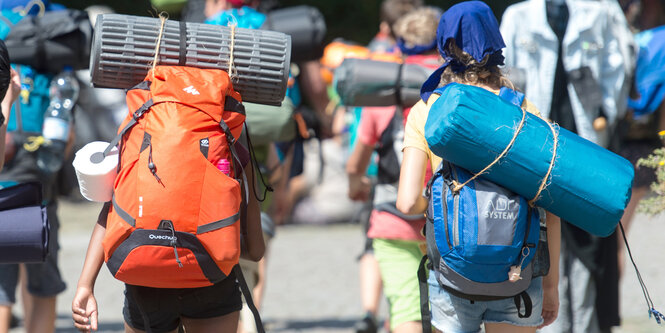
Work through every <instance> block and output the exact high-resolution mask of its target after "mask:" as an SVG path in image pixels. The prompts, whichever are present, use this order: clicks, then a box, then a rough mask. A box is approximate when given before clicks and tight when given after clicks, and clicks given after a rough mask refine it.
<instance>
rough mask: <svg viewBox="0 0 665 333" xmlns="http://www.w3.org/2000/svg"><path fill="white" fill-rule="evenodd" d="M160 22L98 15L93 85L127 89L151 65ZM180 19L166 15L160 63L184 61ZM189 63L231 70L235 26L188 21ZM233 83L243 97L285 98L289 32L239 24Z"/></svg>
mask: <svg viewBox="0 0 665 333" xmlns="http://www.w3.org/2000/svg"><path fill="white" fill-rule="evenodd" d="M160 27H161V21H160V20H159V19H157V18H150V17H141V16H131V15H122V14H105V15H101V16H100V17H99V18H98V19H97V23H96V25H95V33H94V37H93V44H92V49H91V57H90V58H91V60H90V72H91V77H92V78H91V81H92V84H93V85H94V86H95V87H104V88H123V89H126V88H129V87H132V86H134V85H136V84H137V83H139V82H141V81H143V79H144V78H145V76H146V74H147V72H148V70H149V69H150V68H152V63H153V60H154V53H155V47H156V42H157V38H158V36H159V31H160ZM180 38H181V37H180V22H177V21H171V20H167V21H166V23H165V25H164V31H163V33H162V38H161V42H160V48H159V50H160V51H159V56H158V61H157V63H158V64H159V65H173V66H176V65H178V64H179V63H180V56H181V54H180V53H181V52H180V43H181V41H180ZM186 41H187V43H186V45H187V50H186V52H185V57H184V59H185V61H184V63H185V66H191V67H198V68H213V69H222V70H225V71H228V69H229V58H230V50H231V28H228V27H223V26H216V25H209V24H202V23H192V22H187V23H186ZM233 58H234V59H233V66H234V69H235V73H236V74H237V77H236V78H234V88H235V89H236V90H237V91H238V92H239V93H240V94H241V96H242V98H243V101H247V102H253V103H259V104H267V105H279V104H280V103H281V101H282V100H283V99H284V94H285V93H286V85H287V80H288V74H289V67H290V59H291V38H290V36H288V35H286V34H283V33H280V32H274V31H267V30H251V29H242V28H236V29H235V33H234V41H233Z"/></svg>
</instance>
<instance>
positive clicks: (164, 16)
mask: <svg viewBox="0 0 665 333" xmlns="http://www.w3.org/2000/svg"><path fill="white" fill-rule="evenodd" d="M159 19H160V20H161V21H162V24H161V25H160V27H159V35H158V36H157V45H156V46H155V58H154V59H153V60H152V80H153V81H155V67H156V66H157V61H158V60H159V49H160V48H161V45H162V37H163V36H164V26H165V25H166V20H168V19H169V18H168V14H166V13H165V12H161V13H159Z"/></svg>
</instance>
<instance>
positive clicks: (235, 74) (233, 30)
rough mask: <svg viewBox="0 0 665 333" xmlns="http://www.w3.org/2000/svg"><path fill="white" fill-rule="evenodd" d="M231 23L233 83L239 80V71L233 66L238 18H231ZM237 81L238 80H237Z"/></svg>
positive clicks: (231, 73) (230, 61)
mask: <svg viewBox="0 0 665 333" xmlns="http://www.w3.org/2000/svg"><path fill="white" fill-rule="evenodd" d="M230 21H231V22H229V28H231V45H230V47H229V70H228V72H229V79H231V81H233V80H234V79H237V78H238V71H237V70H236V68H235V66H233V49H234V48H235V44H236V38H235V37H236V26H237V25H238V21H236V18H235V17H234V16H231V20H230ZM236 81H237V80H236Z"/></svg>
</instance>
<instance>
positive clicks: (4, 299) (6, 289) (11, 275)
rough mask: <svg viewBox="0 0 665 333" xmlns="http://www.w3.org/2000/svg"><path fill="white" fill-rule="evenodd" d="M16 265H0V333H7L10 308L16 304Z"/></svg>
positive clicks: (10, 318) (9, 321) (10, 315)
mask: <svg viewBox="0 0 665 333" xmlns="http://www.w3.org/2000/svg"><path fill="white" fill-rule="evenodd" d="M18 270H19V268H18V265H16V264H3V265H0V333H7V332H8V331H9V326H10V324H11V320H12V306H13V305H14V303H16V285H17V283H18Z"/></svg>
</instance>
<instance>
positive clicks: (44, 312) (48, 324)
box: [25, 295, 56, 333]
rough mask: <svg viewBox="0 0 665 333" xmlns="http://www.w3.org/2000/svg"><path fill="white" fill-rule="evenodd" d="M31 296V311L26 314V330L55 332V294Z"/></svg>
mask: <svg viewBox="0 0 665 333" xmlns="http://www.w3.org/2000/svg"><path fill="white" fill-rule="evenodd" d="M28 297H30V298H31V303H32V306H31V313H30V314H26V315H25V317H26V318H30V320H29V321H28V320H26V321H25V331H26V332H28V333H33V332H34V333H47V332H55V318H56V314H55V296H51V297H39V296H35V295H30V296H28Z"/></svg>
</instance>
